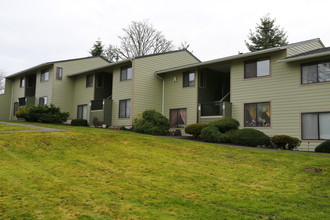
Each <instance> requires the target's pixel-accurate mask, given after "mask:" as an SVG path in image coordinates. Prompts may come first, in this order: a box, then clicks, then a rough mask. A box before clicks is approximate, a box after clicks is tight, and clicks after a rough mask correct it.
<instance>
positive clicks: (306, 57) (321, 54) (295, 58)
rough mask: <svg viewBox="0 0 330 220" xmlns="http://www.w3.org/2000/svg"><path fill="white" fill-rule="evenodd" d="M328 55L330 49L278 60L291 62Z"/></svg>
mask: <svg viewBox="0 0 330 220" xmlns="http://www.w3.org/2000/svg"><path fill="white" fill-rule="evenodd" d="M327 55H330V51H327V52H323V53H315V54H310V55H305V56H297V57H292V58H287V59H283V60H278V61H277V62H278V63H290V62H294V61H300V60H306V59H311V58H318V57H322V56H327Z"/></svg>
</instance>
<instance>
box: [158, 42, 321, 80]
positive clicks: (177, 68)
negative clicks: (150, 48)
mask: <svg viewBox="0 0 330 220" xmlns="http://www.w3.org/2000/svg"><path fill="white" fill-rule="evenodd" d="M313 41H319V42H320V43H321V44H322V45H323V43H322V42H321V40H320V39H319V38H315V39H311V40H306V41H301V42H297V43H292V44H288V45H285V46H280V47H272V48H268V49H264V50H259V51H255V52H248V53H242V54H238V55H233V56H228V57H223V58H219V59H214V60H209V61H204V62H201V63H196V64H190V65H184V66H179V67H175V68H170V69H165V70H159V71H156V74H161V73H167V72H172V71H178V70H183V69H189V68H195V67H203V66H207V65H212V64H217V63H220V62H226V61H231V60H236V59H241V58H246V57H251V56H255V55H260V54H267V53H271V52H275V51H281V50H285V49H287V48H289V47H293V46H298V45H300V44H305V43H308V42H313Z"/></svg>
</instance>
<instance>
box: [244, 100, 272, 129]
mask: <svg viewBox="0 0 330 220" xmlns="http://www.w3.org/2000/svg"><path fill="white" fill-rule="evenodd" d="M269 126H270V103H269V102H260V103H251V104H244V127H269Z"/></svg>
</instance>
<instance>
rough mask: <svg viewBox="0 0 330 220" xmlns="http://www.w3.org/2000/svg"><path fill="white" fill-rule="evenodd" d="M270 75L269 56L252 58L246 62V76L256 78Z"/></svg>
mask: <svg viewBox="0 0 330 220" xmlns="http://www.w3.org/2000/svg"><path fill="white" fill-rule="evenodd" d="M269 75H270V60H269V58H265V59H259V60H250V61H246V62H245V63H244V78H245V79H248V78H255V77H260V76H269Z"/></svg>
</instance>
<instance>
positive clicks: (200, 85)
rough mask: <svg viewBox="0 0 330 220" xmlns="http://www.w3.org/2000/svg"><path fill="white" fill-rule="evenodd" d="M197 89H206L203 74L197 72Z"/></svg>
mask: <svg viewBox="0 0 330 220" xmlns="http://www.w3.org/2000/svg"><path fill="white" fill-rule="evenodd" d="M198 82H199V87H202V88H205V87H206V78H205V72H199V80H198Z"/></svg>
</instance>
